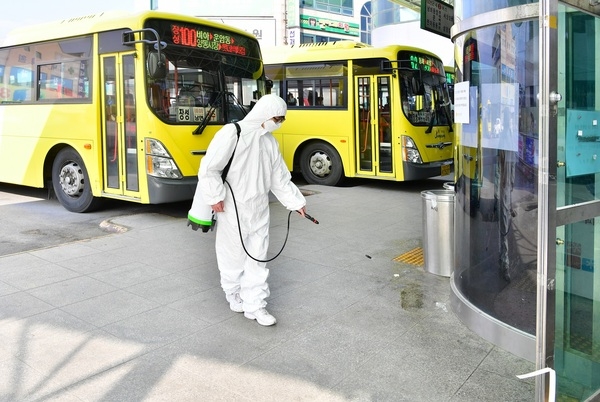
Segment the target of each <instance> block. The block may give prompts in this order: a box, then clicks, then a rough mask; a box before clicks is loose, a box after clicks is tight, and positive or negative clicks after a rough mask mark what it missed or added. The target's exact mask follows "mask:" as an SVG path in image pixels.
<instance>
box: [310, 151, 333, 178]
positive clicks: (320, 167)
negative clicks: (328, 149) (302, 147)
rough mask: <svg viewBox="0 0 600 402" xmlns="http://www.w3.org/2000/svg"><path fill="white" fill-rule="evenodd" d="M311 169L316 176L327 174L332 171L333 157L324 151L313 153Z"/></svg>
mask: <svg viewBox="0 0 600 402" xmlns="http://www.w3.org/2000/svg"><path fill="white" fill-rule="evenodd" d="M310 170H311V171H312V172H313V173H314V174H315V175H316V176H319V177H324V176H327V175H328V174H330V173H331V159H330V158H329V157H328V156H327V154H324V153H322V152H317V153H315V154H313V156H311V158H310Z"/></svg>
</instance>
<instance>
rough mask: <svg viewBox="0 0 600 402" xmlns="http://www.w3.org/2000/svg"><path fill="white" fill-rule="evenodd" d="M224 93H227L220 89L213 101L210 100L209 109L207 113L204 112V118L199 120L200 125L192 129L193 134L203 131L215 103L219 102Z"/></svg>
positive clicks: (214, 107) (215, 106)
mask: <svg viewBox="0 0 600 402" xmlns="http://www.w3.org/2000/svg"><path fill="white" fill-rule="evenodd" d="M226 93H227V92H226V91H221V92H219V93H218V94H217V96H216V97H215V100H214V101H213V102H211V104H210V109H209V110H208V113H206V114H205V115H204V118H203V119H202V121H201V122H200V125H199V126H198V127H197V128H196V129H195V130H194V131H192V134H193V135H200V134H202V132H203V131H204V129H205V128H206V126H208V122H209V121H210V118H211V117H212V115H213V113H214V112H215V109H216V108H217V105H218V104H219V102H221V99H222V98H223V96H225V94H226Z"/></svg>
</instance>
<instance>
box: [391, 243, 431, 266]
mask: <svg viewBox="0 0 600 402" xmlns="http://www.w3.org/2000/svg"><path fill="white" fill-rule="evenodd" d="M394 261H398V262H405V263H407V264H412V265H418V266H423V265H424V264H425V259H424V257H423V248H421V247H417V248H413V249H412V250H410V251H407V252H406V253H404V254H400V255H399V256H398V257H396V258H394Z"/></svg>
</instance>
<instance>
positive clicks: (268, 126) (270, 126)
mask: <svg viewBox="0 0 600 402" xmlns="http://www.w3.org/2000/svg"><path fill="white" fill-rule="evenodd" d="M279 127H281V123H275V122H274V121H273V120H271V119H269V120H267V121H265V122H264V123H263V128H264V129H265V130H267V131H270V132H271V133H272V132H273V131H275V130H277V129H278V128H279Z"/></svg>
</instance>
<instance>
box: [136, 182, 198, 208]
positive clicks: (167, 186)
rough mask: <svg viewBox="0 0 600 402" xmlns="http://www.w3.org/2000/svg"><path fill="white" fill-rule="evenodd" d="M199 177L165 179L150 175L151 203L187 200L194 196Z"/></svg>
mask: <svg viewBox="0 0 600 402" xmlns="http://www.w3.org/2000/svg"><path fill="white" fill-rule="evenodd" d="M197 185H198V177H196V176H194V177H184V178H183V179H181V180H173V179H163V178H160V177H154V176H148V195H149V203H150V204H164V203H167V202H178V201H186V200H191V199H193V198H194V193H195V192H196V186H197Z"/></svg>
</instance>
